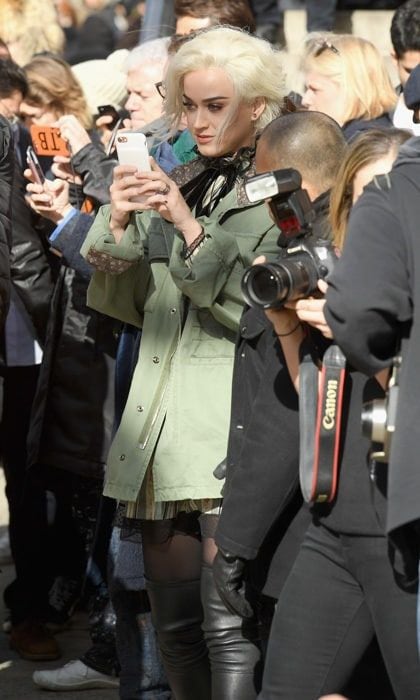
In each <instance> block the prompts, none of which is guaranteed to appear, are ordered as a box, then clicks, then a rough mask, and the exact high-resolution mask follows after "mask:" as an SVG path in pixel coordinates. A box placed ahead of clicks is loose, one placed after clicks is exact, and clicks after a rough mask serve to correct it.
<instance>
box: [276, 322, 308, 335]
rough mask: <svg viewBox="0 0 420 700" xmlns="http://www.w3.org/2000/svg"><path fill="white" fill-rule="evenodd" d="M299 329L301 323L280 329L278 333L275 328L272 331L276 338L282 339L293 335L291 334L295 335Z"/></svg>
mask: <svg viewBox="0 0 420 700" xmlns="http://www.w3.org/2000/svg"><path fill="white" fill-rule="evenodd" d="M300 328H302V323H301V322H300V321H297V323H295V324H294V325H292V324H290V325H289V327H288V328H282V329H281V330H280V331H279V330H278V329H277V328H275V329H274V330H275V334H276V336H277V338H284V337H286V336H288V335H293V333H296V331H298V330H299V329H300Z"/></svg>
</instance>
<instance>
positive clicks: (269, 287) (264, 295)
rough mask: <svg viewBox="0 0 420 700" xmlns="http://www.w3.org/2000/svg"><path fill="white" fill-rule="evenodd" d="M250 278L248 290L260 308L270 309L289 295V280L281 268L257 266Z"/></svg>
mask: <svg viewBox="0 0 420 700" xmlns="http://www.w3.org/2000/svg"><path fill="white" fill-rule="evenodd" d="M250 278H251V279H249V282H248V287H247V288H248V291H249V294H250V296H251V297H252V299H253V300H254V301H255V302H256V303H257V304H258V305H259V306H268V307H270V306H271V305H272V304H275V303H276V302H278V301H282V300H283V298H284V297H285V296H286V295H287V290H288V287H289V278H288V275H287V274H286V272H285V271H284V270H283V268H282V267H280V266H274V265H256V266H255V268H252V275H250Z"/></svg>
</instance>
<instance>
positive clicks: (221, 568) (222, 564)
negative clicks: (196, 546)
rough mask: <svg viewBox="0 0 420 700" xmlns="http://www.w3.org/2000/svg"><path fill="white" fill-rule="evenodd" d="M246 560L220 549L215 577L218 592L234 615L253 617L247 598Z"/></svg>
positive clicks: (215, 565) (214, 566)
mask: <svg viewBox="0 0 420 700" xmlns="http://www.w3.org/2000/svg"><path fill="white" fill-rule="evenodd" d="M246 563H247V562H246V560H245V559H241V558H240V557H235V556H234V555H233V554H229V553H228V552H225V551H224V550H222V549H220V548H219V549H218V551H217V554H216V557H215V559H214V562H213V576H214V581H215V584H216V588H217V591H218V593H219V595H220V597H221V599H222V601H223V602H224V604H225V605H226V607H227V609H228V610H229V611H230V612H231V613H233V615H239V617H245V618H248V617H252V616H253V614H254V613H253V610H252V607H251V605H250V604H249V602H248V601H247V599H246V597H245V568H246Z"/></svg>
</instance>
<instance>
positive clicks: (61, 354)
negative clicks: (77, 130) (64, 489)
mask: <svg viewBox="0 0 420 700" xmlns="http://www.w3.org/2000/svg"><path fill="white" fill-rule="evenodd" d="M91 221H92V220H91V219H90V217H88V216H83V215H80V214H76V217H75V219H74V220H72V221H71V222H70V224H69V225H68V228H70V229H71V228H72V226H77V227H78V228H77V231H76V232H75V235H76V236H80V237H81V238H80V240H82V239H83V236H84V235H85V234H86V232H87V230H88V229H89V228H90V225H91ZM64 259H65V260H66V262H67V263H68V264H71V265H72V267H73V268H75V269H72V268H70V267H68V266H67V265H66V264H64V263H63V264H62V265H61V268H60V273H59V277H58V280H57V282H56V286H55V289H54V295H53V299H52V306H51V314H50V321H49V325H48V333H47V341H46V346H45V351H44V358H43V363H42V366H41V373H40V378H39V383H38V388H37V393H36V397H35V401H34V405H33V410H32V417H31V427H30V431H29V436H28V455H29V456H28V460H29V465H35V464H38V465H48V466H50V467H59V468H61V469H65V470H67V471H71V472H73V473H78V474H81V475H83V476H86V477H92V478H97V479H102V477H103V470H104V466H105V462H106V458H107V454H108V449H109V444H110V440H111V434H112V425H113V418H114V365H115V355H116V349H117V343H118V332H117V330H118V327H117V325H116V323H115V321H114V320H112V319H110V318H108V317H107V316H104V315H103V314H100V313H98V312H96V311H93V310H92V309H89V308H88V307H87V306H86V291H87V287H88V284H89V276H90V266H88V265H87V264H86V263H85V261H84V260H83V259H82V258H81V256H80V254H79V253H77V252H76V251H75V249H74V247H73V246H71V253H70V252H69V253H68V254H67V257H66V255H65V256H64Z"/></svg>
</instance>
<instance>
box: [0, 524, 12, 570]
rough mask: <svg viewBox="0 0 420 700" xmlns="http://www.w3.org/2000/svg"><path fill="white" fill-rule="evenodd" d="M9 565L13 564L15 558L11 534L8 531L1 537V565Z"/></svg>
mask: <svg viewBox="0 0 420 700" xmlns="http://www.w3.org/2000/svg"><path fill="white" fill-rule="evenodd" d="M9 564H13V557H12V552H11V550H10V540H9V533H8V531H7V530H6V531H5V532H4V533H3V534H2V535H0V565H1V566H8V565H9Z"/></svg>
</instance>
